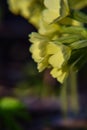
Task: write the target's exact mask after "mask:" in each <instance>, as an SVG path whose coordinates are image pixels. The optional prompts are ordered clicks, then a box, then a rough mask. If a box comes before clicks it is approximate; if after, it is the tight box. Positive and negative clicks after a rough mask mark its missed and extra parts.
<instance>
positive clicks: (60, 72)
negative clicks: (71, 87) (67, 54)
mask: <svg viewBox="0 0 87 130" xmlns="http://www.w3.org/2000/svg"><path fill="white" fill-rule="evenodd" d="M64 68H65V67H64ZM64 68H61V69H58V68H53V69H52V70H51V72H50V74H51V75H52V76H53V77H54V78H56V79H57V80H58V81H59V82H60V83H63V82H64V80H65V79H66V78H67V76H68V71H69V68H68V69H65V70H64Z"/></svg>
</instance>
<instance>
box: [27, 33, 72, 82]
mask: <svg viewBox="0 0 87 130" xmlns="http://www.w3.org/2000/svg"><path fill="white" fill-rule="evenodd" d="M29 36H30V41H31V42H32V43H33V44H32V45H31V47H30V52H31V53H32V58H33V59H34V61H35V62H37V68H38V70H39V72H41V71H43V70H44V69H45V68H48V67H50V68H51V69H52V71H51V74H52V76H53V77H55V78H57V80H58V81H59V82H61V83H62V82H63V81H64V79H65V77H66V76H67V71H65V70H64V68H65V66H67V62H68V60H69V58H70V56H71V49H70V48H69V47H67V46H65V45H63V44H62V43H60V44H55V43H54V42H53V41H52V40H51V39H49V38H48V37H46V36H43V35H40V34H39V33H32V34H31V35H29Z"/></svg>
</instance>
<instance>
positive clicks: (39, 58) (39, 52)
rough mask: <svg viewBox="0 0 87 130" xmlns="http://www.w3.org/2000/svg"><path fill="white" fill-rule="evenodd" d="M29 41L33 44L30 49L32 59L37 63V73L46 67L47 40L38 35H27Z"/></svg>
mask: <svg viewBox="0 0 87 130" xmlns="http://www.w3.org/2000/svg"><path fill="white" fill-rule="evenodd" d="M29 36H30V41H31V43H33V44H32V45H31V47H30V52H31V53H32V58H33V59H34V61H35V62H37V65H38V70H39V72H41V71H43V70H44V69H45V68H46V67H48V55H46V47H47V45H48V42H49V39H48V38H46V37H44V36H42V35H40V34H38V33H32V34H30V35H29Z"/></svg>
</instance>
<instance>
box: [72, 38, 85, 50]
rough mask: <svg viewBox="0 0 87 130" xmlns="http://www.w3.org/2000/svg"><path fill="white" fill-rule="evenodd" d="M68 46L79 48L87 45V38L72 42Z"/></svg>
mask: <svg viewBox="0 0 87 130" xmlns="http://www.w3.org/2000/svg"><path fill="white" fill-rule="evenodd" d="M70 47H71V48H72V49H81V48H84V47H87V39H86V40H79V41H76V42H73V43H72V44H70Z"/></svg>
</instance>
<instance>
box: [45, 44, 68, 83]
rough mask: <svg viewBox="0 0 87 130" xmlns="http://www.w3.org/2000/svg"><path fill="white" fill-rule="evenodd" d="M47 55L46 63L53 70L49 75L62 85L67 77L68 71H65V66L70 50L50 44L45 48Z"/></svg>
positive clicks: (63, 46)
mask: <svg viewBox="0 0 87 130" xmlns="http://www.w3.org/2000/svg"><path fill="white" fill-rule="evenodd" d="M47 54H48V55H50V56H49V59H48V62H49V64H50V65H51V67H52V68H53V69H52V71H51V75H52V76H53V77H54V78H57V80H58V81H59V82H61V83H62V82H63V81H64V80H65V78H66V77H67V75H68V69H65V68H66V67H65V66H67V62H68V60H69V58H70V56H71V49H70V48H69V47H67V46H65V45H62V44H60V45H56V44H54V43H50V44H49V45H48V46H47Z"/></svg>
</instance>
